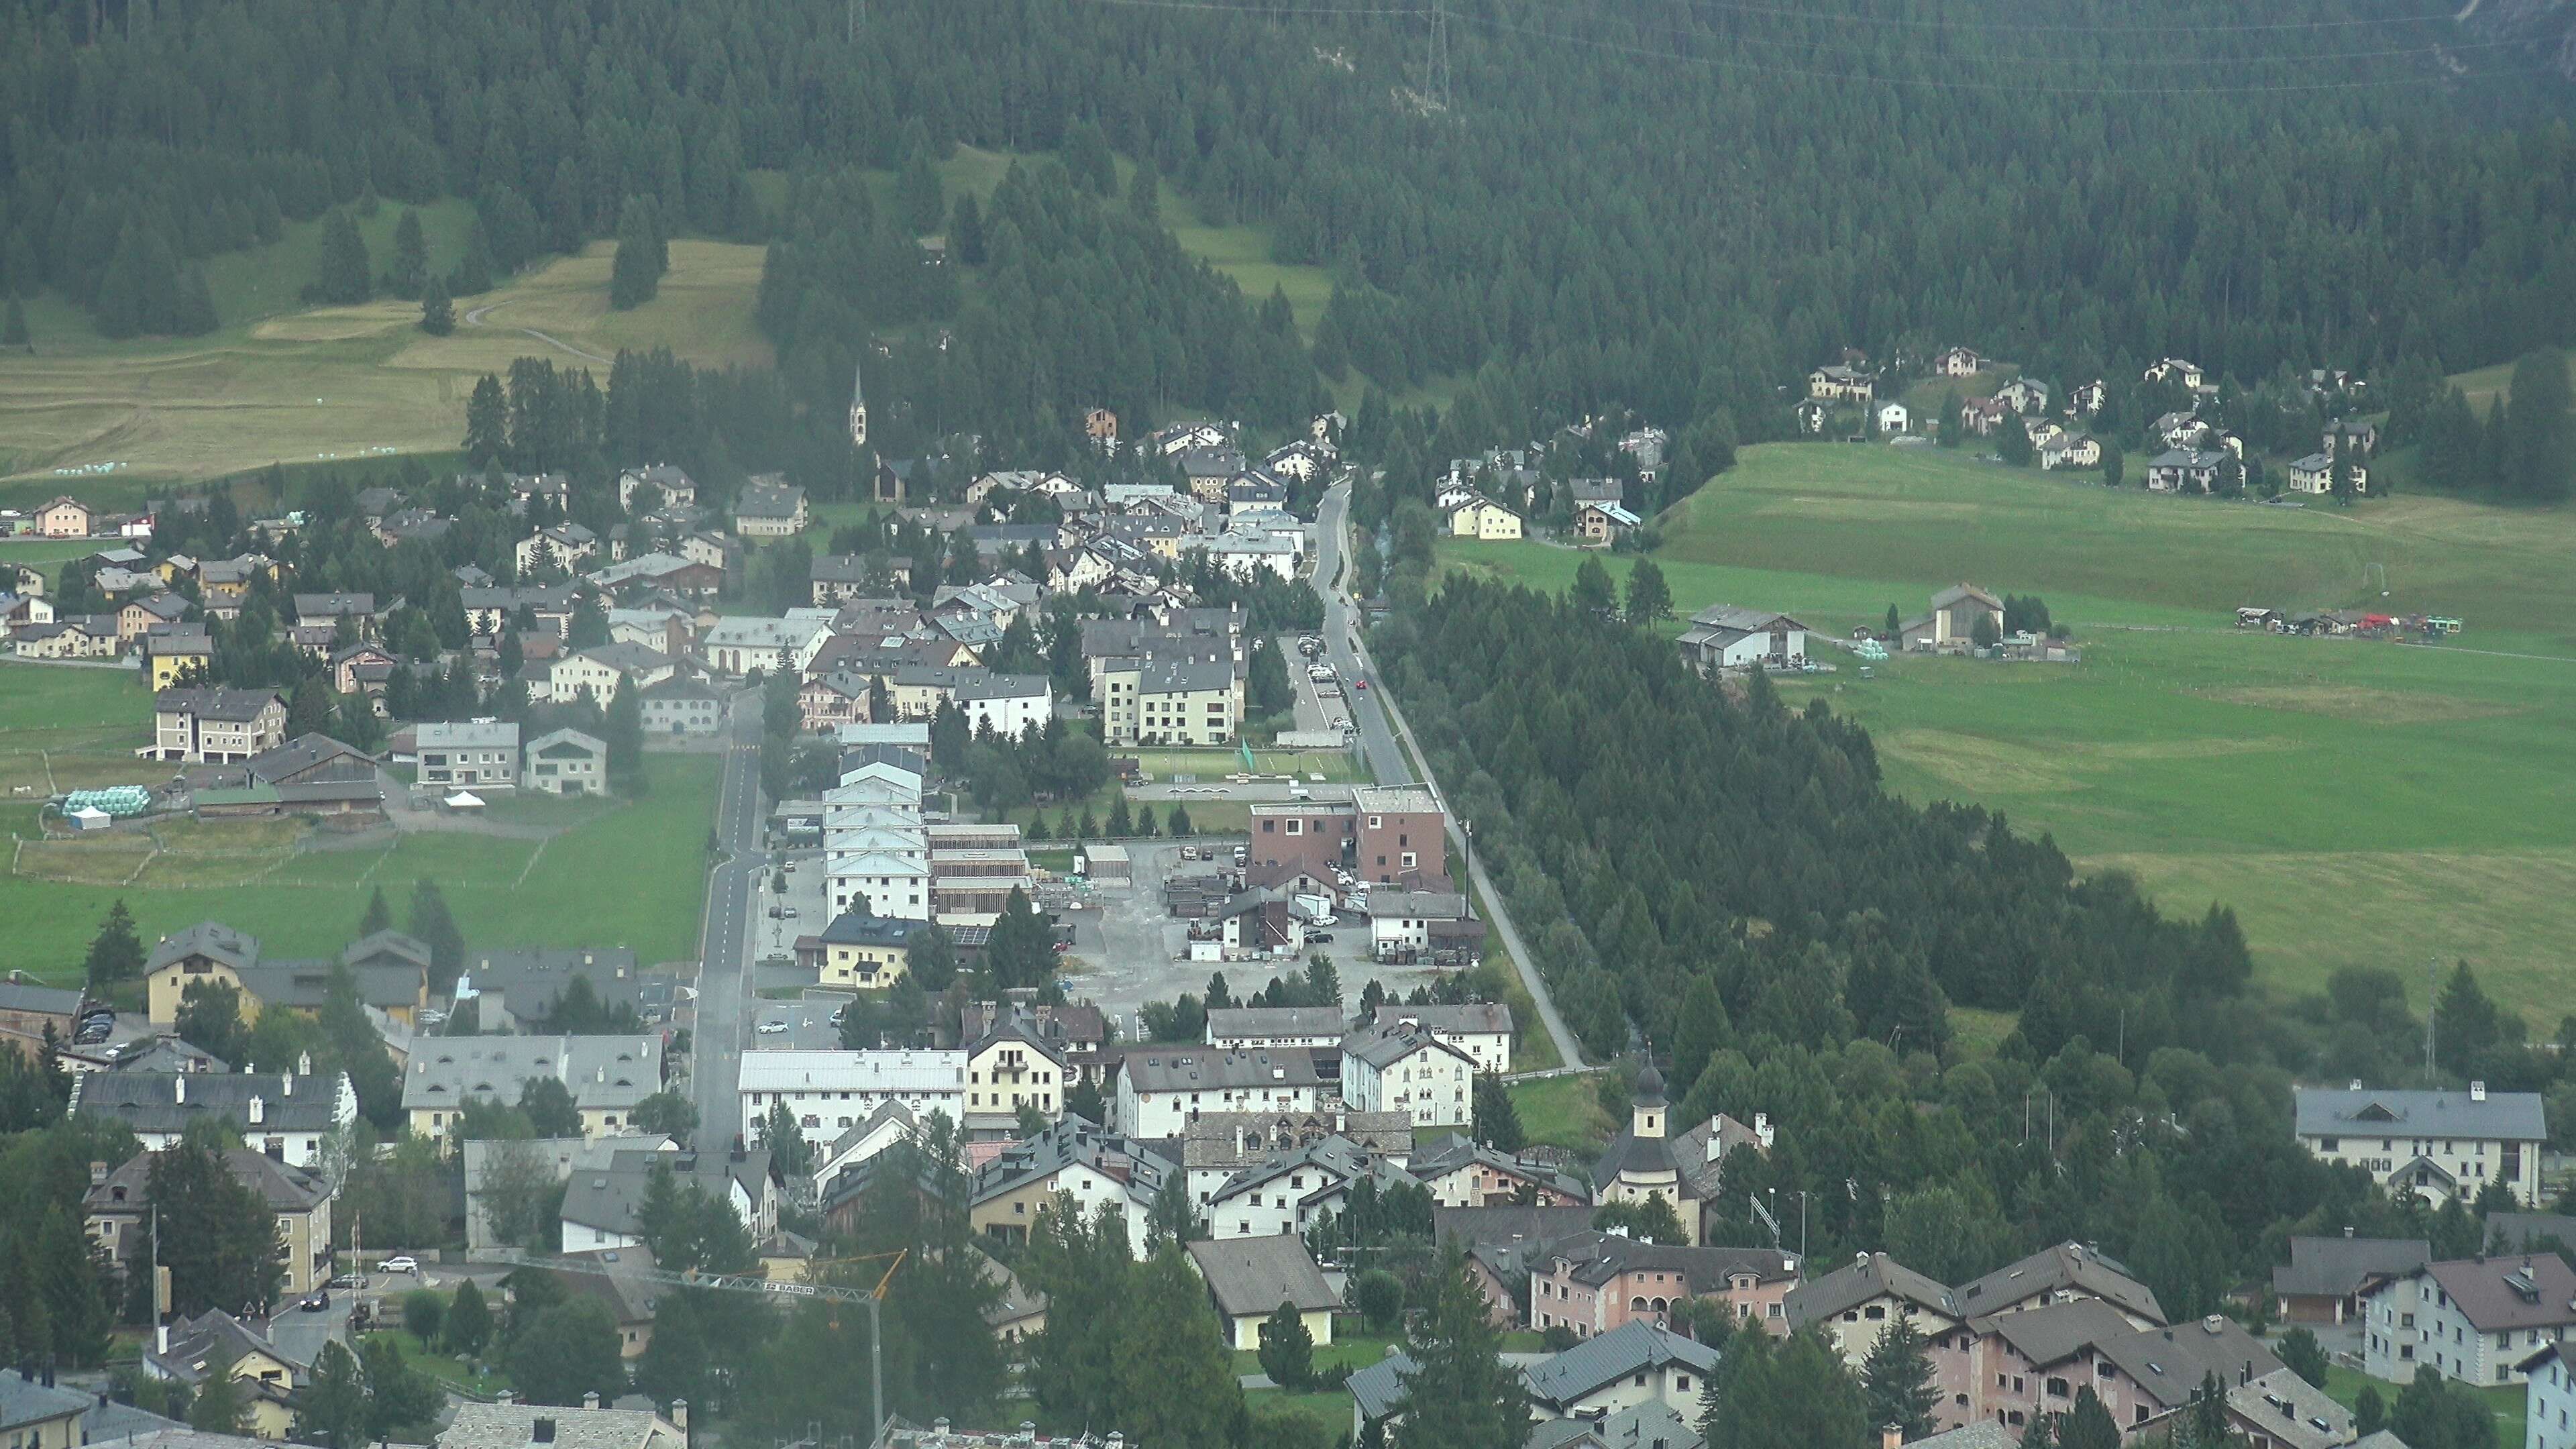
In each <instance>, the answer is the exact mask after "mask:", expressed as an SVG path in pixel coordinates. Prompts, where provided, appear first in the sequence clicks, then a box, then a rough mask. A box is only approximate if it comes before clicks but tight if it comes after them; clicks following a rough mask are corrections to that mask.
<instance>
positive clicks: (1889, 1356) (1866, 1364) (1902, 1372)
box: [1860, 1314, 1941, 1439]
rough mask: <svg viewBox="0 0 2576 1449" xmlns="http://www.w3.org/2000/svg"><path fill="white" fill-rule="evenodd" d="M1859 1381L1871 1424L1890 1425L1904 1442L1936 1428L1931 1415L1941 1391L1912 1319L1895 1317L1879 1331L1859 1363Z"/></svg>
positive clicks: (1920, 1335) (1908, 1315)
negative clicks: (1899, 1430)
mask: <svg viewBox="0 0 2576 1449" xmlns="http://www.w3.org/2000/svg"><path fill="white" fill-rule="evenodd" d="M1860 1377H1861V1390H1862V1393H1863V1395H1864V1396H1865V1398H1866V1400H1867V1402H1868V1405H1869V1422H1870V1423H1871V1424H1874V1425H1881V1424H1894V1425H1896V1426H1897V1427H1898V1428H1899V1429H1901V1430H1902V1431H1903V1432H1904V1436H1905V1437H1906V1438H1907V1439H1920V1438H1922V1437H1923V1436H1924V1435H1926V1434H1929V1433H1931V1432H1932V1430H1933V1429H1934V1428H1935V1427H1936V1426H1935V1424H1934V1422H1933V1413H1934V1411H1935V1410H1937V1409H1939V1408H1940V1406H1941V1387H1940V1385H1939V1384H1937V1383H1935V1382H1933V1378H1932V1359H1931V1356H1930V1355H1929V1354H1928V1353H1926V1352H1925V1351H1924V1344H1923V1334H1922V1332H1921V1330H1919V1329H1917V1328H1916V1327H1915V1326H1914V1319H1913V1317H1912V1315H1910V1314H1899V1315H1897V1317H1896V1318H1895V1319H1894V1320H1893V1321H1891V1322H1890V1323H1889V1324H1888V1325H1887V1327H1885V1328H1884V1329H1881V1330H1880V1331H1879V1335H1878V1341H1877V1342H1876V1343H1874V1344H1872V1345H1870V1350H1869V1357H1868V1358H1867V1359H1865V1360H1863V1361H1862V1363H1861V1369H1860Z"/></svg>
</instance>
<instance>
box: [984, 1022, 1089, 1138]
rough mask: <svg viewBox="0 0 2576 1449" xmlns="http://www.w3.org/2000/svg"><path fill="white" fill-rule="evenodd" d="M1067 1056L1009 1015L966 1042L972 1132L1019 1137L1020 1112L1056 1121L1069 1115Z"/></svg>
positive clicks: (991, 1136)
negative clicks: (1067, 1109)
mask: <svg viewBox="0 0 2576 1449" xmlns="http://www.w3.org/2000/svg"><path fill="white" fill-rule="evenodd" d="M1068 1080H1069V1079H1068V1078H1067V1076H1066V1074H1065V1067H1064V1059H1063V1058H1062V1057H1060V1056H1058V1055H1056V1050H1055V1048H1054V1047H1052V1046H1049V1045H1048V1044H1047V1043H1045V1042H1044V1041H1041V1040H1039V1039H1038V1037H1037V1035H1036V1034H1035V1033H1033V1032H1031V1031H1029V1030H1028V1029H1026V1028H1025V1027H1023V1026H1022V1025H1021V1024H1020V1023H1018V1022H1016V1021H1013V1020H1010V1019H1009V1018H1004V1019H1001V1020H999V1021H996V1022H994V1023H993V1025H992V1027H991V1028H990V1029H989V1030H988V1031H986V1032H985V1034H984V1035H983V1037H982V1038H981V1039H979V1040H977V1041H975V1042H973V1043H971V1044H970V1045H968V1046H967V1048H966V1121H965V1123H964V1125H965V1128H966V1130H967V1132H968V1133H969V1134H970V1135H971V1136H974V1137H976V1138H978V1139H985V1140H989V1139H994V1138H1001V1137H1016V1136H1018V1135H1019V1121H1020V1114H1021V1113H1022V1111H1023V1110H1026V1111H1030V1112H1035V1113H1036V1114H1037V1115H1038V1116H1039V1117H1040V1118H1042V1119H1044V1120H1046V1121H1049V1122H1052V1121H1054V1120H1056V1119H1057V1118H1058V1117H1061V1116H1063V1115H1064V1089H1065V1087H1066V1085H1067V1083H1068Z"/></svg>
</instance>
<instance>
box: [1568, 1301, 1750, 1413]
mask: <svg viewBox="0 0 2576 1449" xmlns="http://www.w3.org/2000/svg"><path fill="white" fill-rule="evenodd" d="M1666 1364H1681V1365H1683V1366H1685V1367H1687V1368H1689V1369H1691V1370H1692V1371H1693V1372H1695V1373H1701V1374H1707V1373H1713V1372H1715V1371H1716V1369H1717V1350H1716V1349H1713V1348H1710V1347H1709V1346H1708V1345H1706V1344H1703V1343H1701V1342H1699V1341H1698V1340H1696V1339H1689V1338H1684V1337H1682V1336H1681V1335H1680V1334H1678V1333H1674V1332H1672V1331H1670V1330H1669V1329H1664V1328H1658V1327H1656V1326H1655V1325H1654V1324H1651V1323H1648V1322H1646V1321H1645V1320H1644V1319H1642V1318H1632V1319H1630V1320H1629V1321H1628V1322H1626V1323H1625V1324H1622V1325H1620V1326H1619V1327H1617V1328H1614V1329H1612V1330H1610V1331H1609V1332H1608V1333H1605V1334H1602V1335H1600V1336H1599V1337H1597V1338H1588V1339H1585V1340H1584V1341H1583V1342H1581V1343H1578V1344H1576V1345H1575V1346H1574V1347H1572V1348H1569V1349H1567V1350H1566V1351H1565V1352H1563V1353H1560V1354H1558V1355H1556V1356H1555V1357H1553V1358H1548V1359H1543V1360H1541V1361H1540V1362H1538V1363H1535V1364H1532V1365H1530V1367H1529V1370H1528V1372H1527V1374H1526V1375H1525V1377H1526V1378H1527V1380H1528V1382H1529V1389H1530V1397H1532V1398H1534V1399H1538V1400H1540V1401H1542V1402H1544V1403H1548V1404H1555V1405H1560V1406H1562V1405H1568V1404H1572V1403H1574V1402H1575V1401H1576V1400H1578V1399H1581V1398H1583V1397H1584V1396H1585V1395H1587V1394H1590V1393H1592V1392H1594V1391H1596V1390H1598V1389H1599V1388H1601V1387H1602V1386H1603V1385H1604V1384H1609V1383H1613V1382H1616V1381H1617V1380H1619V1379H1623V1378H1626V1377H1627V1376H1629V1375H1630V1374H1634V1373H1642V1372H1644V1371H1646V1370H1648V1369H1656V1368H1661V1367H1663V1366H1664V1365H1666Z"/></svg>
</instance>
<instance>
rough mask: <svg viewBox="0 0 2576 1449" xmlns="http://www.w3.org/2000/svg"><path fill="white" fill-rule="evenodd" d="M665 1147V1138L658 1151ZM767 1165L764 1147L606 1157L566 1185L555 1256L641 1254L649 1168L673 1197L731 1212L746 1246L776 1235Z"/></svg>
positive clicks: (633, 1151) (641, 1151)
mask: <svg viewBox="0 0 2576 1449" xmlns="http://www.w3.org/2000/svg"><path fill="white" fill-rule="evenodd" d="M628 1140H639V1139H628ZM669 1146H670V1143H669V1142H668V1140H667V1139H665V1140H664V1142H663V1147H664V1148H668V1147H669ZM770 1163H771V1158H770V1153H769V1150H768V1149H767V1148H765V1147H764V1148H749V1149H746V1148H741V1147H736V1148H734V1149H732V1150H731V1151H730V1152H717V1151H706V1152H694V1151H688V1150H685V1149H680V1150H662V1149H657V1148H645V1147H629V1148H624V1149H619V1150H613V1151H611V1152H610V1153H609V1154H608V1160H607V1161H606V1162H605V1163H586V1164H584V1165H582V1166H581V1167H579V1168H578V1169H576V1170H575V1171H574V1172H573V1173H572V1174H571V1176H570V1177H569V1178H568V1179H567V1180H566V1182H565V1184H564V1198H563V1211H562V1223H563V1226H562V1235H561V1238H560V1243H561V1246H560V1248H559V1249H558V1251H561V1252H565V1253H587V1252H598V1251H601V1250H606V1249H623V1248H640V1247H644V1246H645V1245H646V1244H645V1241H644V1234H645V1225H644V1222H643V1215H644V1214H643V1209H644V1202H645V1198H646V1195H647V1194H648V1193H649V1192H650V1191H651V1188H652V1182H653V1177H654V1171H655V1169H656V1168H660V1169H664V1170H667V1171H668V1172H669V1173H670V1174H671V1176H672V1178H673V1179H674V1183H675V1185H676V1186H678V1187H679V1188H680V1190H681V1191H683V1192H687V1191H689V1190H691V1189H695V1190H696V1191H698V1192H701V1193H704V1194H705V1195H706V1196H707V1197H708V1198H710V1199H712V1200H714V1201H716V1202H720V1203H723V1204H724V1205H725V1206H727V1207H729V1208H731V1209H733V1214H734V1216H735V1217H736V1218H737V1219H739V1220H740V1221H741V1222H742V1225H743V1227H744V1228H745V1229H746V1230H747V1231H748V1232H749V1233H750V1235H751V1239H752V1241H753V1242H758V1241H760V1240H761V1239H762V1238H765V1237H767V1236H769V1235H770V1234H771V1233H774V1232H776V1231H778V1193H777V1190H776V1186H775V1184H774V1183H773V1182H772V1181H771V1174H770Z"/></svg>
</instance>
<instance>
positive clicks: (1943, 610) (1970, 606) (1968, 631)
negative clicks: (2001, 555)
mask: <svg viewBox="0 0 2576 1449" xmlns="http://www.w3.org/2000/svg"><path fill="white" fill-rule="evenodd" d="M1979 618H1983V619H1985V620H1986V621H1987V622H1988V623H1989V624H1991V625H1993V626H1994V631H1995V637H1996V638H1998V639H2000V638H2002V637H2003V631H2004V606H2003V601H2002V600H2000V599H1998V598H1996V597H1995V596H1994V595H1992V594H1989V593H1987V592H1986V591H1985V590H1983V589H1981V588H1978V587H1977V586H1976V585H1974V584H1953V585H1951V586H1950V587H1949V588H1946V589H1943V590H1942V591H1941V592H1939V593H1937V594H1934V595H1933V596H1932V612H1930V613H1928V614H1925V615H1923V616H1922V617H1920V618H1916V619H1909V620H1906V621H1905V622H1904V623H1903V624H1902V625H1901V626H1900V627H1899V630H1898V633H1899V637H1900V638H1901V639H1902V640H1903V641H1904V647H1906V648H1908V649H1930V650H1933V651H1936V652H1947V653H1956V652H1960V651H1964V650H1966V649H1967V648H1969V647H1970V645H1971V644H1972V643H1973V642H1974V640H1975V637H1976V626H1977V620H1978V619H1979Z"/></svg>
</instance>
